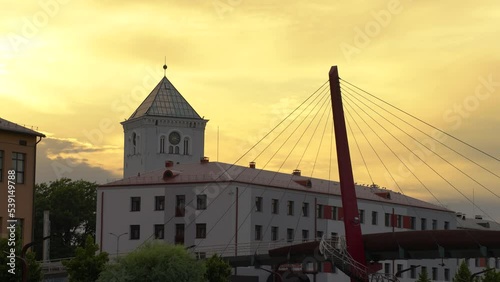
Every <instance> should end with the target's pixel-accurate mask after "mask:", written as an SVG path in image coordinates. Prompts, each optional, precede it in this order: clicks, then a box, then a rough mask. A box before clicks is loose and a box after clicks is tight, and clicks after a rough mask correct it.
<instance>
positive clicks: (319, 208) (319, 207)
mask: <svg viewBox="0 0 500 282" xmlns="http://www.w3.org/2000/svg"><path fill="white" fill-rule="evenodd" d="M316 218H323V205H317V206H316Z"/></svg>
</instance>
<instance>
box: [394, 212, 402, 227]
mask: <svg viewBox="0 0 500 282" xmlns="http://www.w3.org/2000/svg"><path fill="white" fill-rule="evenodd" d="M396 220H397V221H396V227H397V228H403V216H402V215H399V214H398V215H397V216H396Z"/></svg>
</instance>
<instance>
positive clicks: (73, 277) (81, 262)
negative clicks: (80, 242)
mask: <svg viewBox="0 0 500 282" xmlns="http://www.w3.org/2000/svg"><path fill="white" fill-rule="evenodd" d="M98 250H99V247H98V246H97V244H94V239H93V238H92V237H91V236H90V235H88V236H87V240H86V241H85V247H84V248H82V247H78V248H76V251H75V257H74V258H73V259H71V260H64V261H63V262H62V264H63V265H64V266H65V267H66V269H67V270H68V274H69V281H70V282H94V281H96V280H97V278H98V277H99V274H100V273H101V271H103V269H104V265H105V264H106V262H108V254H107V253H100V254H98V255H96V252H97V251H98Z"/></svg>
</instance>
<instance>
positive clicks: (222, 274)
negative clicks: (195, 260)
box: [205, 254, 231, 282]
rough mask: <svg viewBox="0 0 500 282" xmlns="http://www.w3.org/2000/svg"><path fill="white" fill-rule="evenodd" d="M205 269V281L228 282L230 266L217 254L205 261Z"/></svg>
mask: <svg viewBox="0 0 500 282" xmlns="http://www.w3.org/2000/svg"><path fill="white" fill-rule="evenodd" d="M205 267H206V272H205V280H207V281H209V282H229V277H230V276H231V266H230V265H229V263H227V262H226V261H224V260H223V259H222V258H221V257H220V256H217V254H214V255H213V256H212V257H211V258H209V259H207V260H206V261H205Z"/></svg>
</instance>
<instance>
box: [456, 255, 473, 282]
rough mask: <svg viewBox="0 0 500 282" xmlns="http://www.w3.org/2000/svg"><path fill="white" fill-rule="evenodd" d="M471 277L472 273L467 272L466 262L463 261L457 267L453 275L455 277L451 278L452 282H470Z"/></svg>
mask: <svg viewBox="0 0 500 282" xmlns="http://www.w3.org/2000/svg"><path fill="white" fill-rule="evenodd" d="M471 275H472V273H471V272H470V270H469V266H468V265H467V263H466V261H465V260H463V261H462V263H461V264H460V266H459V267H458V271H457V273H456V274H455V277H453V282H463V281H470V276H471Z"/></svg>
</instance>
